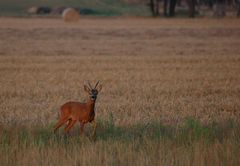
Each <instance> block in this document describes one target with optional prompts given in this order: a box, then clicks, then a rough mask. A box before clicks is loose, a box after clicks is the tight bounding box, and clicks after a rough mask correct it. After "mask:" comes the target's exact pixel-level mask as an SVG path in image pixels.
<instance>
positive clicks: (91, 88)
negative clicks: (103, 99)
mask: <svg viewBox="0 0 240 166" xmlns="http://www.w3.org/2000/svg"><path fill="white" fill-rule="evenodd" d="M88 85H89V88H91V89H93V88H92V86H91V84H90V83H89V81H88Z"/></svg>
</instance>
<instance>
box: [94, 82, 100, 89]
mask: <svg viewBox="0 0 240 166" xmlns="http://www.w3.org/2000/svg"><path fill="white" fill-rule="evenodd" d="M98 83H99V81H98V82H97V83H96V85H95V87H94V89H96V87H97V86H98Z"/></svg>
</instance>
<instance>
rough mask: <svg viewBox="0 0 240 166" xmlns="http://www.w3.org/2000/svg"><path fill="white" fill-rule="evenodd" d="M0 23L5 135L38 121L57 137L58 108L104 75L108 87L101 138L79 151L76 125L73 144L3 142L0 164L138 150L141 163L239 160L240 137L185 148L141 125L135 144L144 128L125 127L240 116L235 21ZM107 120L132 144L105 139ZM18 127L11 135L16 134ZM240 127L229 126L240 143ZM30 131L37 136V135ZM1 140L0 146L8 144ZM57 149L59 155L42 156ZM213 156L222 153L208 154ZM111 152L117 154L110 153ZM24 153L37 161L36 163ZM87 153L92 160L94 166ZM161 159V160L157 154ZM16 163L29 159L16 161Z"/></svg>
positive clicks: (119, 161)
mask: <svg viewBox="0 0 240 166" xmlns="http://www.w3.org/2000/svg"><path fill="white" fill-rule="evenodd" d="M0 22H1V23H0V87H1V89H0V113H1V116H0V124H1V128H2V131H3V130H4V131H5V132H6V133H8V136H9V137H11V136H16V135H18V136H19V135H21V133H20V134H19V131H22V130H23V129H24V130H27V133H32V130H34V126H36V128H38V129H39V127H40V128H43V129H46V133H48V134H47V135H48V136H49V137H51V134H49V133H50V132H51V129H52V127H53V125H54V124H55V123H56V121H57V117H58V112H59V107H60V106H61V104H63V103H65V102H66V101H69V100H74V101H84V99H86V98H87V94H86V93H85V92H84V90H83V84H84V83H86V82H87V81H88V80H89V81H90V82H96V81H97V80H100V81H101V83H102V85H103V90H102V92H101V93H100V94H99V98H98V100H97V106H96V119H97V121H98V122H99V124H100V127H99V135H98V136H97V141H96V143H91V142H89V141H86V140H82V141H83V142H85V144H84V143H80V144H79V146H76V147H75V146H74V144H75V143H78V142H79V141H76V140H75V139H76V138H78V134H79V126H78V125H75V127H74V129H73V131H72V133H71V135H72V138H71V140H70V143H69V142H68V144H69V147H67V149H65V148H64V147H66V146H68V144H67V145H66V144H65V143H63V142H64V141H63V142H61V141H60V142H61V143H59V144H58V143H54V140H55V139H53V138H49V137H47V138H46V140H48V141H47V143H46V144H45V142H44V143H43V144H44V146H48V145H49V144H50V145H49V147H48V148H47V149H44V148H43V147H42V146H40V145H39V144H37V145H36V144H31V145H26V146H25V145H23V146H24V147H23V148H22V147H21V146H20V145H18V143H16V142H17V140H16V139H13V140H15V141H13V142H12V143H9V144H7V145H8V148H9V149H7V151H8V153H5V151H4V150H6V149H4V148H3V149H4V150H3V149H1V151H0V154H1V155H0V156H1V157H0V160H1V161H2V162H3V163H5V164H6V165H8V164H9V165H12V164H16V165H33V164H35V165H36V164H39V162H38V161H42V159H43V158H44V159H46V160H44V161H43V163H42V164H39V165H46V164H48V165H49V164H51V163H52V164H53V165H58V164H62V165H64V163H65V164H66V163H69V161H71V162H70V163H71V165H78V164H79V163H81V162H83V163H84V164H83V165H96V163H99V162H100V163H101V164H102V165H126V164H127V165H132V164H134V163H135V162H134V161H135V159H137V158H138V157H139V156H140V157H141V160H139V163H138V162H137V163H135V165H149V164H153V165H159V164H162V165H196V164H199V165H204V162H203V163H199V162H198V161H199V160H204V161H206V162H207V163H208V161H212V162H213V163H212V164H211V165H219V163H220V164H221V163H222V162H225V161H226V162H227V163H228V162H232V165H238V164H239V159H238V158H237V157H236V156H239V154H240V152H239V150H236V149H235V148H234V147H239V143H238V144H232V143H231V140H232V138H233V137H229V138H228V137H227V138H228V139H226V140H225V141H223V142H219V141H217V142H216V141H214V142H213V143H212V144H211V145H210V146H208V145H205V144H204V143H203V144H204V145H203V146H202V147H201V146H200V145H201V141H203V142H205V140H202V139H200V141H197V142H196V143H195V142H194V143H195V144H193V145H192V144H191V147H188V148H186V147H185V144H184V146H182V144H180V145H179V144H177V143H176V142H174V141H173V142H174V143H172V142H171V141H169V140H167V142H165V141H166V140H162V139H160V141H158V139H157V140H155V139H153V140H152V139H148V138H146V135H148V131H145V130H144V132H145V134H146V135H143V138H142V137H141V138H142V139H138V141H136V142H135V141H134V140H135V137H138V134H139V133H141V132H142V130H133V131H132V130H126V131H125V129H126V128H128V127H129V126H130V128H131V127H133V128H134V127H136V126H138V125H141V126H142V128H143V129H144V128H146V126H147V125H149V124H152V123H153V124H155V123H156V124H159V123H160V124H161V125H166V126H174V127H177V128H178V127H181V126H184V124H185V122H186V119H189V118H193V119H197V120H198V121H199V123H200V124H203V125H204V126H207V125H211V124H213V123H217V124H221V125H222V126H226V125H225V124H227V123H230V122H231V124H232V123H234V124H235V123H236V124H237V123H238V122H239V120H238V119H239V118H240V74H239V72H240V40H239V39H240V22H239V21H238V20H237V19H221V20H219V19H195V20H192V19H147V18H105V19H104V18H80V20H79V21H78V22H77V23H64V22H63V21H62V20H61V19H27V18H22V19H18V18H0ZM110 122H111V123H110ZM105 123H107V124H109V123H110V129H109V130H105V129H104V126H105V127H106V126H107V127H109V125H105ZM111 125H112V126H113V127H116V128H121V129H123V130H124V131H122V130H120V131H122V134H121V132H120V136H121V135H122V137H123V136H127V135H128V134H129V133H133V134H136V135H134V136H132V137H131V136H130V140H128V141H127V143H126V142H124V141H125V140H124V139H120V140H117V139H116V140H115V139H106V140H105V138H106V137H108V135H104V133H105V132H111V131H114V132H115V130H112V129H113V128H111ZM16 126H17V127H16ZM150 126H152V125H150ZM153 126H154V125H153ZM88 127H89V128H90V126H88ZM13 128H15V129H14V132H10V130H12V129H13ZM16 128H17V129H16ZM136 128H138V127H136ZM140 128H141V127H140ZM239 128H240V127H238V128H237V129H234V132H233V133H235V136H237V138H238V139H239V135H240V133H239ZM152 129H154V130H153V131H155V128H154V127H152V128H150V130H151V131H152ZM15 130H16V131H15ZM114 132H113V133H114ZM144 132H143V133H144ZM3 133H4V132H2V133H1V134H2V135H4V134H3ZM33 133H34V132H33ZM126 133H127V134H126ZM153 133H155V132H153ZM223 133H224V132H223ZM60 134H61V132H60ZM101 134H102V135H101ZM105 134H106V133H105ZM125 134H126V135H125ZM30 135H31V134H30ZM40 135H41V134H40ZM153 135H154V134H153ZM113 136H114V137H115V136H116V137H118V134H116V135H114V134H113ZM29 137H30V138H29V140H32V139H33V140H34V136H29ZM216 137H217V136H216ZM2 138H3V137H2ZM4 138H5V137H4ZM48 138H49V139H50V143H49V139H48ZM111 138H112V136H111ZM131 138H132V139H133V140H131ZM154 138H155V137H154ZM181 138H182V137H181ZM234 138H235V137H234ZM44 139H45V137H44ZM20 140H21V139H20ZM27 140H28V139H27ZM214 140H215V137H214ZM229 140H230V141H229ZM234 140H235V139H234ZM51 141H53V142H51ZM131 141H134V142H132V144H131ZM141 141H143V142H141ZM238 141H239V140H238ZM3 142H4V141H3V140H2V143H1V145H4V146H5V143H3ZM10 142H11V141H10ZM80 142H81V141H80ZM229 142H230V143H229ZM234 142H236V141H234ZM175 143H176V145H175ZM191 143H192V142H191ZM62 144H64V145H62ZM141 144H142V147H141V146H140V145H141ZM236 145H237V146H236ZM119 146H120V147H121V148H118V147H119ZM139 146H140V147H139ZM2 147H3V146H2ZM14 147H16V149H15V150H14ZM88 147H89V148H88ZM104 147H106V148H104ZM169 147H172V148H173V150H174V152H173V151H171V150H169ZM208 147H209V149H207V148H208ZM95 148H97V149H98V151H95ZM142 148H143V149H142ZM210 148H211V149H210ZM126 149H128V151H127V153H126V154H124V151H125V150H126ZM129 149H131V150H130V151H129ZM136 149H139V150H136ZM144 149H145V150H146V151H145V150H144ZM157 149H158V150H159V149H161V150H159V151H158V150H157ZM170 149H171V148H170ZM224 149H225V150H226V149H228V150H229V151H228V152H227V156H226V158H222V157H221V155H222V153H224V151H225V150H224ZM39 151H40V152H41V153H38V152H39ZM54 151H57V152H56V155H57V156H52V155H50V156H47V157H46V154H52V153H54ZM85 151H86V153H85ZM78 152H80V154H81V155H82V157H81V159H80V158H78V155H79V154H78ZM215 152H217V154H219V155H216V156H213V155H210V154H212V153H215ZM69 153H70V154H69ZM112 153H114V155H115V157H113V158H107V157H106V156H105V155H108V154H112ZM191 153H193V155H191ZM199 153H200V154H199ZM11 154H15V155H11ZM23 154H26V155H29V156H32V157H36V161H31V158H32V157H31V158H30V157H28V156H22V155H23ZM64 154H66V155H65V156H67V157H66V158H64ZM99 154H101V155H99ZM103 154H105V155H103ZM122 154H124V155H122ZM146 154H150V156H149V158H148V157H147V158H145V157H144V155H146ZM68 155H69V156H68ZM91 155H93V156H94V157H95V159H96V160H94V161H93V163H92V164H91V160H92V159H91V158H89V156H91ZM159 155H161V156H163V157H162V158H161V159H159V158H158V156H159ZM172 155H173V156H175V158H173V159H172ZM194 155H195V156H194ZM48 157H49V158H48ZM234 157H235V158H234ZM183 158H184V159H183ZM16 159H23V160H20V161H19V163H11V162H13V161H15V160H16ZM59 159H60V160H59ZM156 159H159V160H156ZM168 159H169V160H170V159H172V160H171V161H172V162H170V161H169V160H168ZM53 160H54V161H58V162H51V161H53ZM223 160H224V161H223ZM167 161H169V162H167ZM35 162H36V163H35ZM94 163H95V164H94ZM174 163H175V164H174ZM194 163H196V164H194ZM101 164H100V165H101Z"/></svg>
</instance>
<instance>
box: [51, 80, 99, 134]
mask: <svg viewBox="0 0 240 166" xmlns="http://www.w3.org/2000/svg"><path fill="white" fill-rule="evenodd" d="M88 84H89V87H88V86H86V85H84V90H85V91H86V92H87V93H88V94H89V97H90V99H89V100H88V101H87V102H86V103H80V102H72V101H70V102H67V103H65V104H63V105H62V106H61V109H60V111H61V116H60V119H59V121H58V123H57V124H56V127H55V129H54V133H55V132H56V131H57V129H58V128H59V127H61V126H62V125H63V124H64V123H66V122H68V124H67V125H66V127H65V129H64V132H65V134H68V133H69V130H70V129H71V128H72V127H73V125H74V124H75V123H76V122H77V121H79V122H80V124H81V133H82V134H84V130H83V128H84V125H85V123H88V122H90V123H92V124H93V133H92V136H94V137H95V136H96V127H97V124H96V121H95V119H94V117H95V110H94V109H95V102H96V99H97V95H98V93H99V92H100V91H101V89H102V86H101V85H99V86H98V84H99V81H98V82H97V83H96V85H95V87H94V88H92V86H91V85H90V83H88ZM97 86H98V88H97Z"/></svg>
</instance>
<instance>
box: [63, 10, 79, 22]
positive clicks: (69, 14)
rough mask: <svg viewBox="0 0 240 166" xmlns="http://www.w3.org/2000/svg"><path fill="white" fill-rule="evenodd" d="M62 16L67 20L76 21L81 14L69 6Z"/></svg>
mask: <svg viewBox="0 0 240 166" xmlns="http://www.w3.org/2000/svg"><path fill="white" fill-rule="evenodd" d="M62 17H63V20H64V21H65V22H76V21H78V20H79V17H80V15H79V13H78V12H77V11H76V10H75V9H73V8H67V9H65V10H64V11H63V14H62Z"/></svg>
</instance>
